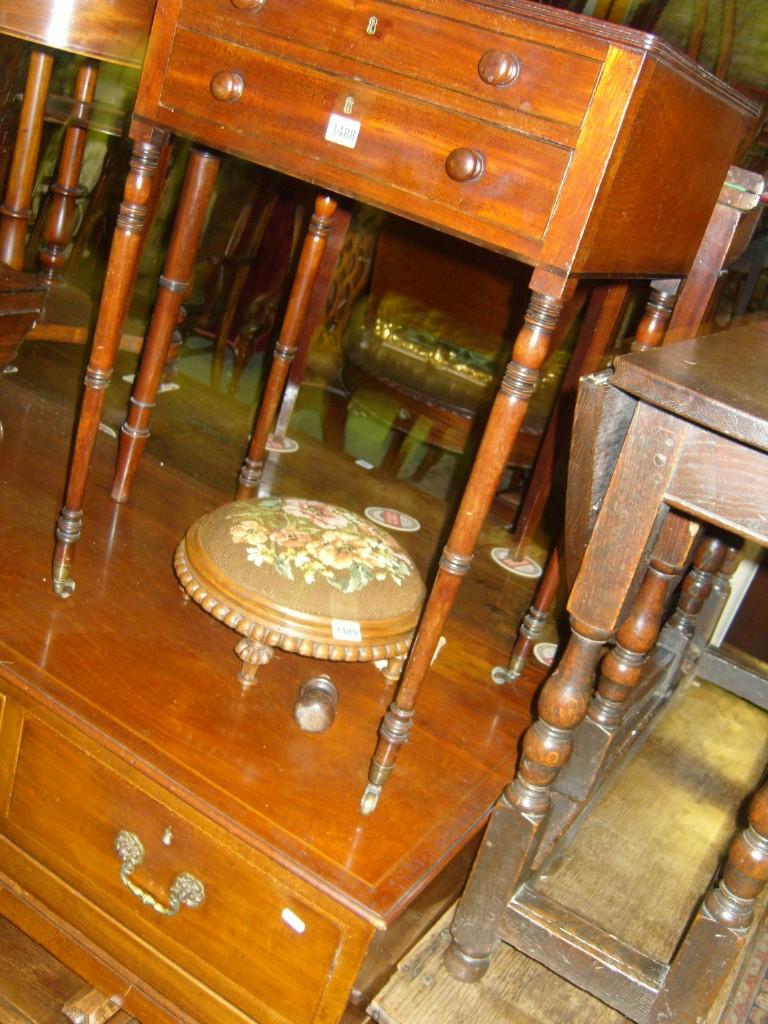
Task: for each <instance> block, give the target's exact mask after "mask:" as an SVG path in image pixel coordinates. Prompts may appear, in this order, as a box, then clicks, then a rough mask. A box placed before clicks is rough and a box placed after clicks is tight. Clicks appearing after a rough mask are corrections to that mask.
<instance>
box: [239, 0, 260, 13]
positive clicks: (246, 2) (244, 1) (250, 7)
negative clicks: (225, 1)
mask: <svg viewBox="0 0 768 1024" xmlns="http://www.w3.org/2000/svg"><path fill="white" fill-rule="evenodd" d="M266 2H267V0H232V4H233V5H234V6H235V7H236V8H237V9H238V11H260V10H261V8H262V7H263V6H264V4H265V3H266Z"/></svg>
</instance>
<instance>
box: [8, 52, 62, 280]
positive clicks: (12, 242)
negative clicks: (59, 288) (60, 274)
mask: <svg viewBox="0 0 768 1024" xmlns="http://www.w3.org/2000/svg"><path fill="white" fill-rule="evenodd" d="M52 69H53V54H51V53H48V52H47V51H46V50H33V51H32V54H31V56H30V58H29V69H28V71H27V79H26V83H25V85H24V100H23V102H22V104H21V114H20V116H19V127H18V131H17V133H16V143H15V145H14V149H13V160H12V161H11V169H10V173H9V176H8V185H7V188H6V192H5V202H4V203H3V205H2V206H1V207H0V262H2V263H7V264H8V266H9V267H13V268H14V270H23V269H24V243H25V240H26V234H27V223H28V222H29V216H30V207H31V204H32V189H33V188H34V184H35V173H36V171H37V158H38V155H39V153H40V136H41V134H42V131H43V115H44V113H45V100H46V97H47V95H48V85H49V83H50V81H51V71H52Z"/></svg>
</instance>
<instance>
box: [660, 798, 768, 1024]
mask: <svg viewBox="0 0 768 1024" xmlns="http://www.w3.org/2000/svg"><path fill="white" fill-rule="evenodd" d="M748 821H749V823H748V825H747V827H746V828H745V829H743V830H742V831H741V832H739V833H738V834H737V835H736V836H735V838H734V839H733V841H732V843H731V845H730V848H729V850H728V855H727V857H726V862H725V867H724V868H723V872H722V875H721V877H720V879H719V880H718V881H717V882H716V883H715V884H714V885H713V886H712V888H711V889H710V890H709V892H708V893H707V895H706V896H705V897H704V900H703V902H702V904H701V907H700V908H699V910H698V913H697V914H696V916H695V917H694V919H693V921H692V922H691V925H690V927H689V929H688V931H687V932H686V934H685V937H684V939H683V941H682V943H681V945H680V948H679V949H678V951H677V953H676V955H675V958H674V960H673V961H672V964H671V966H670V969H669V973H668V975H667V977H666V979H665V982H664V985H663V987H662V989H661V991H660V992H659V995H658V996H657V998H656V1000H655V1002H654V1004H653V1006H652V1007H651V1010H650V1013H649V1015H648V1017H647V1020H648V1021H649V1024H671V1022H673V1021H674V1024H696V1022H697V1021H701V1020H704V1019H705V1018H706V1017H707V1013H708V1011H709V1009H710V1008H711V1006H712V1004H713V1003H714V1001H715V997H716V996H717V994H718V991H719V990H720V986H721V984H722V981H723V979H724V978H725V976H726V975H727V973H728V970H729V969H730V967H731V965H732V964H733V962H734V960H735V959H736V957H737V955H738V953H739V951H740V950H741V949H742V948H743V946H744V942H745V940H746V938H747V936H748V934H749V929H750V925H751V923H752V918H753V914H754V906H755V901H756V899H757V897H758V896H759V895H760V893H761V892H762V890H763V888H764V886H765V883H766V881H768V785H763V786H762V787H761V788H760V789H759V790H758V791H757V793H756V794H755V796H754V797H753V798H752V801H751V803H750V805H749V812H748Z"/></svg>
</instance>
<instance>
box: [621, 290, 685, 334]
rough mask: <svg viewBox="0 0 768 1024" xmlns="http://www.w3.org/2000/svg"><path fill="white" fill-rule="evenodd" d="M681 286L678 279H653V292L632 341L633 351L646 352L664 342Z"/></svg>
mask: <svg viewBox="0 0 768 1024" xmlns="http://www.w3.org/2000/svg"><path fill="white" fill-rule="evenodd" d="M679 288H680V282H679V281H677V280H669V281H667V280H664V281H651V292H650V295H649V296H648V299H647V301H646V303H645V309H644V310H643V315H642V317H641V318H640V323H639V324H638V325H637V330H636V331H635V337H634V341H633V342H632V351H633V352H645V351H646V349H649V348H658V347H659V345H661V344H662V343H663V341H664V335H665V334H666V332H667V327H668V326H669V320H670V317H671V316H672V311H673V309H674V308H675V302H676V301H677V293H678V290H679Z"/></svg>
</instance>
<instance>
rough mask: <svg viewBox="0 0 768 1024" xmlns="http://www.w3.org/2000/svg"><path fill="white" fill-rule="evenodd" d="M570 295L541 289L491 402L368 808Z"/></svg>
mask: <svg viewBox="0 0 768 1024" xmlns="http://www.w3.org/2000/svg"><path fill="white" fill-rule="evenodd" d="M562 307H563V299H561V298H553V297H551V296H548V295H544V294H542V293H537V292H534V293H533V295H532V296H531V301H530V304H529V306H528V310H527V312H526V314H525V323H524V325H523V328H522V330H521V331H520V334H519V335H518V337H517V339H516V341H515V346H514V349H513V353H512V355H513V358H512V361H511V362H510V363H509V364H508V366H507V369H506V372H505V374H504V379H503V380H502V383H501V387H500V389H499V392H498V394H497V395H496V398H495V400H494V403H493V407H492V408H491V413H490V416H489V418H488V424H487V426H486V428H485V432H484V434H483V438H482V441H481V442H480V448H479V450H478V453H477V456H476V457H475V462H474V465H473V467H472V473H471V474H470V477H469V481H468V483H467V486H466V488H465V491H464V496H463V497H462V500H461V504H460V506H459V510H458V513H457V514H456V518H455V520H454V524H453V527H452V529H451V533H450V536H449V538H448V543H447V544H446V546H445V548H444V550H443V554H442V557H441V559H440V564H439V568H438V572H437V577H436V579H435V582H434V584H433V586H432V591H431V593H430V595H429V598H428V600H427V604H426V607H425V610H424V614H423V616H422V619H421V624H420V626H419V630H418V632H417V634H416V638H415V640H414V643H413V647H412V648H411V652H410V655H409V657H408V663H407V665H406V668H405V672H404V674H403V678H402V680H401V682H400V686H399V687H398V691H397V696H396V698H395V701H394V702H393V703H392V705H391V706H390V708H389V710H388V711H387V713H386V715H385V716H384V720H383V722H382V723H381V726H380V728H379V740H378V743H377V745H376V750H375V752H374V755H373V759H372V761H371V765H370V769H369V773H368V785H367V786H366V788H365V790H364V792H363V796H362V799H361V804H360V809H361V811H362V813H363V814H370V813H371V812H372V811H373V810H374V809H375V808H376V805H377V803H378V800H379V795H380V793H381V787H382V785H383V784H384V782H385V781H386V780H387V778H388V777H389V775H390V774H391V772H392V770H393V768H394V766H395V761H396V760H397V755H398V752H399V750H400V747H401V746H402V745H403V743H405V741H406V740H407V738H408V734H409V732H410V730H411V727H412V721H413V713H414V706H415V703H416V699H417V697H418V693H419V689H420V687H421V684H422V682H423V680H424V677H425V676H426V674H427V671H428V670H429V666H430V663H431V661H432V656H433V654H434V651H435V648H436V646H437V643H438V640H439V638H440V635H441V633H442V632H443V627H444V625H445V621H446V619H447V618H448V615H449V613H450V610H451V607H452V605H453V601H454V598H455V596H456V593H457V591H458V589H459V586H460V584H461V579H462V577H463V576H464V575H465V573H466V572H467V571H468V569H469V564H470V561H471V560H472V552H473V550H474V547H475V544H476V542H477V538H478V536H479V534H480V530H481V528H482V525H483V521H484V519H485V516H486V514H487V512H488V509H489V508H490V505H491V502H492V500H493V496H494V494H495V493H496V491H497V489H498V485H499V481H500V479H501V474H502V472H503V470H504V466H505V464H506V461H507V456H508V454H509V452H510V451H511V448H512V445H513V444H514V442H515V439H516V437H517V435H518V433H519V431H520V425H521V423H522V421H523V418H524V416H525V413H526V410H527V408H528V402H529V400H530V397H531V395H532V394H533V392H534V389H535V387H536V383H537V380H538V377H539V367H540V366H541V364H542V362H543V361H544V357H545V356H546V353H547V350H548V348H549V341H550V338H551V336H552V332H553V331H554V329H555V327H556V326H557V321H558V317H559V315H560V311H561V309H562Z"/></svg>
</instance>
